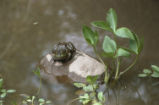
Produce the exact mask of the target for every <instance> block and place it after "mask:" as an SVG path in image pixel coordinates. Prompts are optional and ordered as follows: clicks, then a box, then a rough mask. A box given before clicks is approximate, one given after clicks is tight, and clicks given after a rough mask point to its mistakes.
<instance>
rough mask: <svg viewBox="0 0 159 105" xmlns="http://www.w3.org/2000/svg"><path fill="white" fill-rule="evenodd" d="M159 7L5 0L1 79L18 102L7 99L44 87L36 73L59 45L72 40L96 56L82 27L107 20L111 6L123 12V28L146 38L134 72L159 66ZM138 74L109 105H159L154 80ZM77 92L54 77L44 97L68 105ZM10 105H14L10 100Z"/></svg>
mask: <svg viewBox="0 0 159 105" xmlns="http://www.w3.org/2000/svg"><path fill="white" fill-rule="evenodd" d="M158 5H159V2H158V1H157V0H147V1H146V0H120V1H116V0H100V1H97V0H83V1H80V0H72V1H69V0H67V1H66V0H14V1H10V0H1V1H0V23H1V24H0V75H2V77H3V78H4V80H5V85H6V87H7V88H14V89H16V90H17V94H15V96H16V97H17V98H15V97H14V95H13V96H11V97H9V99H8V100H16V99H17V100H19V98H18V96H17V95H18V94H20V93H27V94H30V95H33V94H36V91H37V88H38V87H39V84H40V83H39V80H38V79H37V78H36V77H35V76H34V75H33V73H32V70H33V69H34V68H35V67H36V64H38V61H39V60H40V58H41V57H42V56H43V55H45V54H46V53H48V52H49V51H50V50H51V48H52V46H53V45H54V44H55V43H57V42H59V41H72V42H73V43H74V44H75V46H76V48H78V49H80V50H82V51H84V52H86V53H88V54H89V55H92V56H94V54H93V51H92V49H91V48H90V47H89V46H88V45H87V44H86V42H85V41H84V39H83V37H82V33H81V26H82V25H83V24H87V25H88V24H89V23H90V22H91V21H93V20H104V19H105V13H106V11H107V10H108V9H109V8H110V7H113V8H115V9H116V11H117V13H118V18H119V20H118V21H119V24H118V25H119V26H121V25H122V26H126V27H129V28H131V29H132V30H135V32H137V33H139V34H141V36H144V38H145V47H144V51H143V54H142V57H141V58H140V61H139V63H138V65H137V66H136V68H134V69H138V70H142V69H143V68H144V67H149V65H150V64H156V65H159V63H158V59H159V54H158V52H159V50H158V49H157V48H156V45H158V41H159V37H158V34H159V30H158V27H159V21H158V19H159V15H158V10H159V6H158ZM134 7H135V8H134ZM108 34H109V33H108ZM104 35H105V34H103V35H101V36H100V37H101V39H102V38H103V36H104ZM100 43H101V42H100ZM136 72H137V73H138V71H136ZM134 75H135V74H134ZM134 75H133V73H131V74H128V76H127V77H126V81H125V83H127V88H126V89H121V88H118V89H114V92H113V90H110V92H109V93H110V98H109V99H110V100H109V104H110V105H115V104H116V101H115V100H116V98H115V97H118V99H117V100H118V102H117V103H119V105H128V104H129V105H150V104H151V105H158V104H159V102H158V98H159V94H158V93H159V91H158V86H151V84H152V82H153V81H154V80H152V81H150V82H149V81H143V80H142V79H141V80H140V79H138V78H137V77H136V76H134ZM133 76H134V77H133ZM128 77H129V78H128ZM130 77H131V78H130ZM15 84H16V85H15ZM134 88H135V89H134ZM74 92H75V89H74V88H73V87H72V86H71V85H69V84H61V83H59V82H58V81H56V79H55V78H54V79H53V80H52V81H51V82H47V80H45V79H44V80H43V81H42V89H41V94H40V95H41V97H44V98H48V99H51V100H52V101H53V105H65V103H66V102H68V101H69V100H70V99H72V98H73V97H76V96H75V95H74ZM114 93H116V96H115V94H114ZM139 94H140V95H139ZM6 105H10V103H9V101H7V103H6ZM74 105H75V104H74Z"/></svg>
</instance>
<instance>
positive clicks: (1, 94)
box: [0, 78, 16, 105]
mask: <svg viewBox="0 0 159 105" xmlns="http://www.w3.org/2000/svg"><path fill="white" fill-rule="evenodd" d="M14 92H16V90H14V89H4V88H3V79H2V78H0V105H3V103H4V99H5V98H6V96H7V95H8V94H10V93H14Z"/></svg>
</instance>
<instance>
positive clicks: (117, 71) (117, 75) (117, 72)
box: [115, 58, 120, 80]
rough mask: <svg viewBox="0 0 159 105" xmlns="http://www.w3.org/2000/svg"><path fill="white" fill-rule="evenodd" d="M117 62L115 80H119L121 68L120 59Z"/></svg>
mask: <svg viewBox="0 0 159 105" xmlns="http://www.w3.org/2000/svg"><path fill="white" fill-rule="evenodd" d="M116 60H117V66H116V73H115V80H117V79H118V77H119V67H120V61H119V58H117V59H116Z"/></svg>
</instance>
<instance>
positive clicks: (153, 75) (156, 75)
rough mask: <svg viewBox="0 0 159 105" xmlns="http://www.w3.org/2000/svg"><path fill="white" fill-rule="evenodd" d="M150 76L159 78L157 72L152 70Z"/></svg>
mask: <svg viewBox="0 0 159 105" xmlns="http://www.w3.org/2000/svg"><path fill="white" fill-rule="evenodd" d="M151 77H154V78H159V72H156V71H154V72H153V74H151Z"/></svg>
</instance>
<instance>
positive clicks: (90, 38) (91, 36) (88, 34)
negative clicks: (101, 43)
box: [82, 25, 98, 46]
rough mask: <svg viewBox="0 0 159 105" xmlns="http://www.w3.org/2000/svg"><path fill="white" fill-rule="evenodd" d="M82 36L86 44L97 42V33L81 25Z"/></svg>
mask: <svg viewBox="0 0 159 105" xmlns="http://www.w3.org/2000/svg"><path fill="white" fill-rule="evenodd" d="M82 31H83V36H84V38H85V40H86V41H87V43H88V44H90V45H92V46H95V45H96V44H97V42H98V33H97V32H96V31H95V32H93V31H92V29H91V28H89V27H87V26H85V25H84V26H83V28H82Z"/></svg>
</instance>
